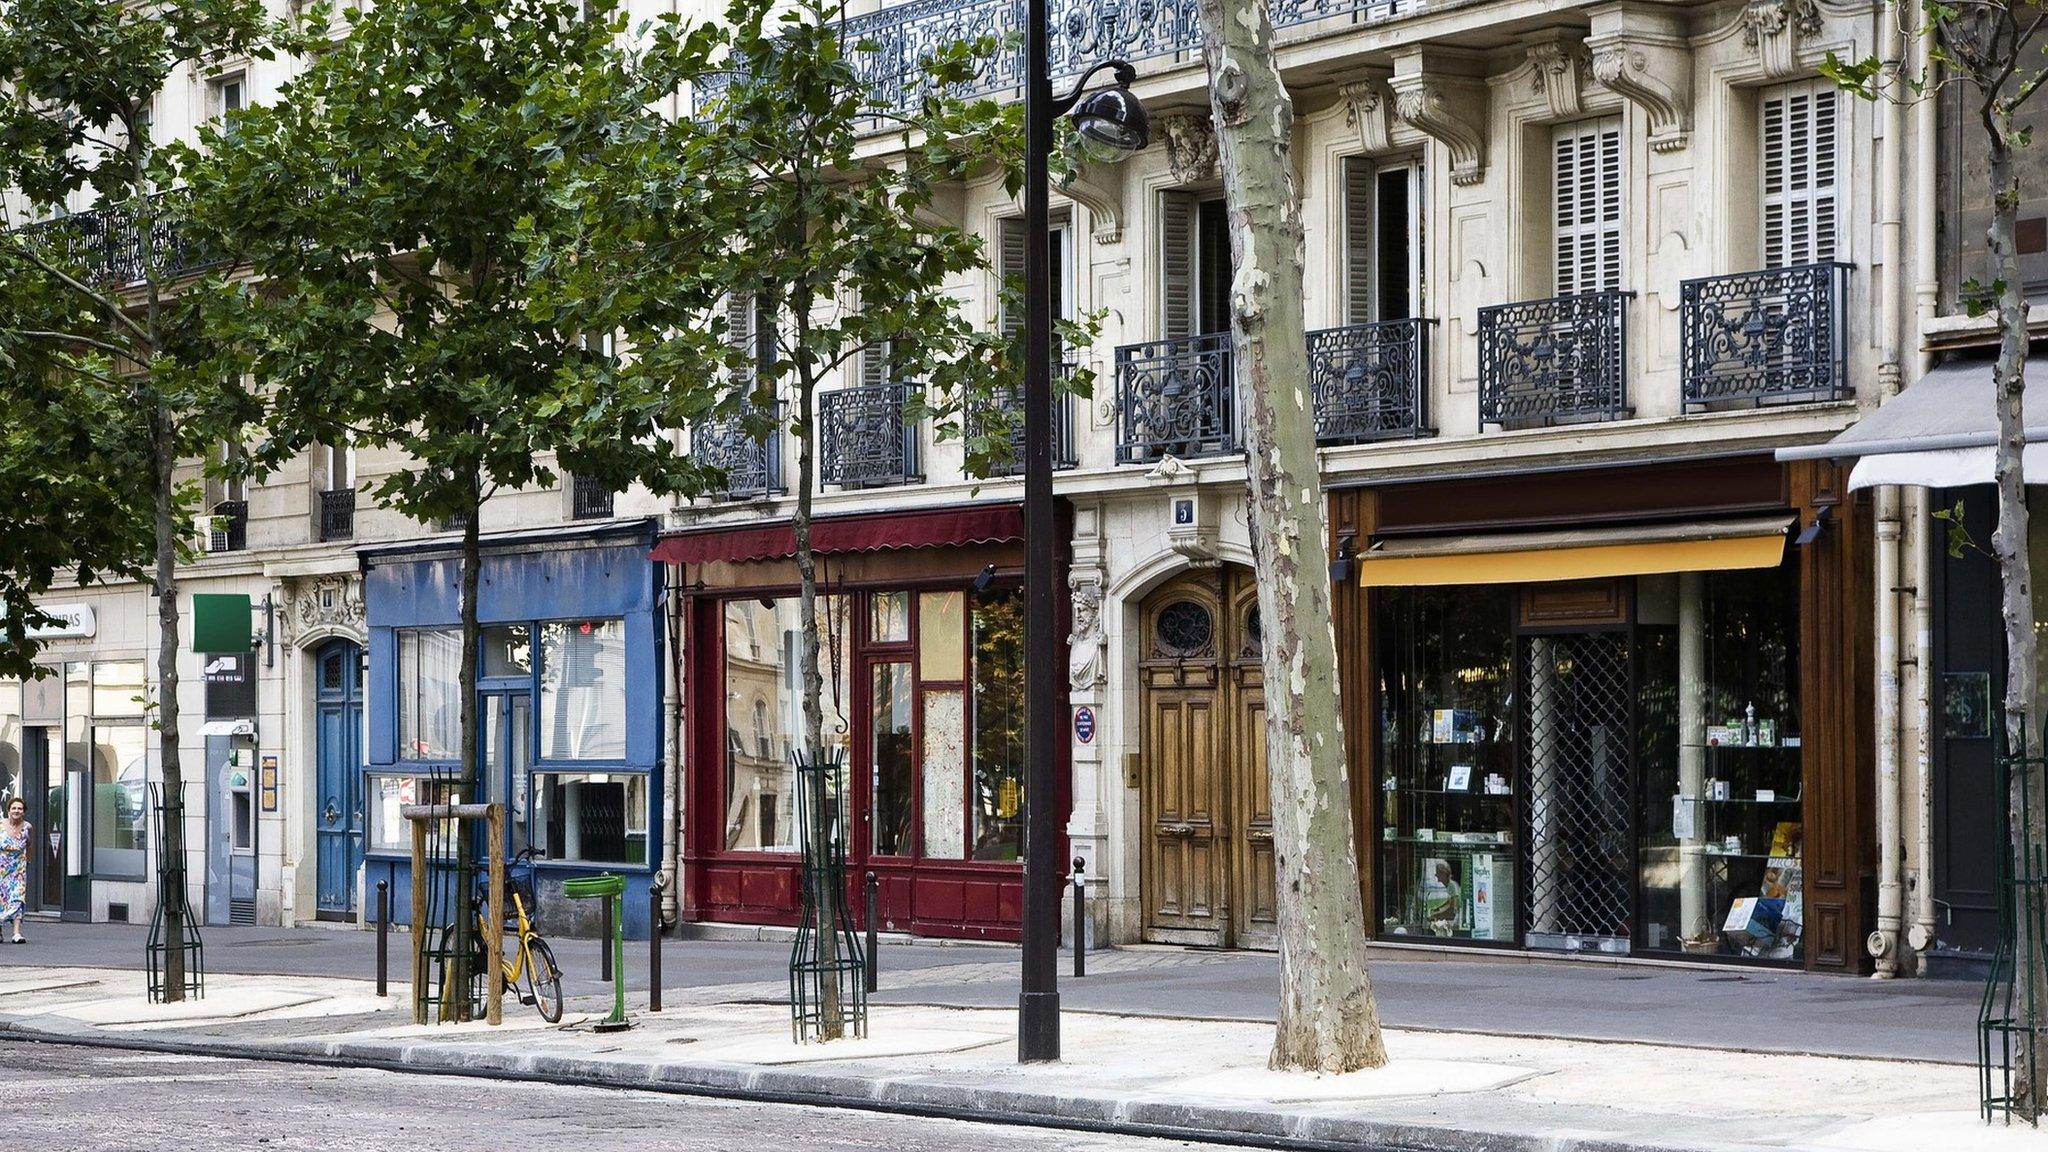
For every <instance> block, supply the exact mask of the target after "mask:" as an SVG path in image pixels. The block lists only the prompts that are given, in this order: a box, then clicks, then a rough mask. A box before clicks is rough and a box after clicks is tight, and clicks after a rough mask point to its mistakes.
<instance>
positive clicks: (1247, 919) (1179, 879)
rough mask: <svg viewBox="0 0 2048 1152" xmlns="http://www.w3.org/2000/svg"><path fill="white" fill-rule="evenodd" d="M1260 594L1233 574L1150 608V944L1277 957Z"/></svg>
mask: <svg viewBox="0 0 2048 1152" xmlns="http://www.w3.org/2000/svg"><path fill="white" fill-rule="evenodd" d="M1258 613H1259V608H1258V594H1257V586H1256V585H1255V584H1254V582H1253V579H1252V574H1251V573H1250V572H1249V571H1247V570H1246V569H1243V568H1239V567H1234V566H1227V567H1224V568H1221V569H1217V570H1214V571H1209V572H1199V573H1191V574H1189V575H1186V576H1182V577H1179V578H1177V579H1175V580H1174V581H1173V582H1172V583H1170V584H1168V585H1167V586H1166V587H1164V588H1161V589H1160V590H1159V591H1157V592H1155V593H1153V594H1152V595H1151V596H1150V597H1149V598H1147V599H1146V601H1145V604H1144V607H1143V627H1142V630H1141V632H1140V638H1141V639H1140V649H1139V660H1138V667H1139V684H1140V694H1141V709H1142V713H1141V714H1142V728H1141V731H1140V733H1139V742H1140V748H1141V760H1142V762H1143V765H1144V771H1143V775H1142V778H1141V781H1140V788H1141V805H1142V813H1143V817H1142V818H1143V821H1144V839H1145V854H1144V866H1143V878H1142V882H1143V886H1144V891H1145V935H1146V938H1147V939H1149V940H1155V941H1160V942H1163V943H1176V944H1197V945H1209V946H1213V947H1225V948H1228V947H1238V948H1271V947H1275V946H1276V944H1277V936H1276V924H1275V919H1274V875H1273V814H1272V805H1271V801H1270V793H1269V791H1268V787H1267V780H1266V733H1265V704H1266V698H1265V689H1264V680H1263V676H1262V674H1261V670H1260V664H1259V659H1260V639H1261V637H1260V631H1259V616H1258Z"/></svg>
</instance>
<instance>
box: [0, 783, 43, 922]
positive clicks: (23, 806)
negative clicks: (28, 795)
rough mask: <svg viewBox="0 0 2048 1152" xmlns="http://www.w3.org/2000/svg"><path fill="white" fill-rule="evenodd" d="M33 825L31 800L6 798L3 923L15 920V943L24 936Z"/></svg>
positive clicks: (0, 826) (0, 862) (0, 879)
mask: <svg viewBox="0 0 2048 1152" xmlns="http://www.w3.org/2000/svg"><path fill="white" fill-rule="evenodd" d="M34 830H35V829H34V826H33V825H31V824H30V823H29V822H28V804H27V803H26V802H25V801H23V800H22V798H21V797H19V796H16V797H14V798H12V799H10V800H8V801H7V818H6V819H5V820H0V925H5V924H7V922H8V921H13V923H14V938H13V940H12V943H15V944H26V943H28V941H26V940H23V939H22V938H21V913H22V907H23V906H24V905H25V904H27V902H28V844H29V836H30V834H31V833H33V832H34Z"/></svg>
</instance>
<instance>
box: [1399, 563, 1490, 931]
mask: <svg viewBox="0 0 2048 1152" xmlns="http://www.w3.org/2000/svg"><path fill="white" fill-rule="evenodd" d="M1511 607H1512V605H1511V593H1510V592H1508V591H1504V590H1502V589H1498V588H1491V587H1483V588H1399V589H1389V590H1387V591H1386V592H1384V593H1383V594H1382V596H1381V601H1380V609H1379V612H1378V614H1377V620H1378V631H1379V645H1380V653H1379V661H1378V666H1379V669H1380V685H1379V707H1380V761H1379V769H1380V776H1381V779H1380V792H1381V796H1380V805H1379V810H1380V828H1379V838H1380V863H1381V867H1380V877H1381V880H1380V884H1381V903H1380V915H1381V921H1380V932H1381V934H1382V935H1383V936H1388V937H1402V936H1422V937H1430V938H1447V939H1457V940H1478V941H1499V942H1506V943H1512V942H1513V941H1514V939H1515V884H1516V879H1517V877H1516V871H1517V859H1518V857H1517V853H1518V852H1519V848H1518V847H1517V845H1518V843H1519V838H1518V836H1517V835H1516V819H1517V815H1516V806H1515V795H1514V791H1515V783H1516V773H1515V757H1514V751H1513V743H1512V740H1513V728H1512V724H1513V717H1512V713H1511V711H1510V709H1511V707H1512V694H1513V680H1514V675H1513V650H1514V646H1513V634H1512V631H1511V628H1510V621H1511V620H1512V618H1513V614H1512V611H1511Z"/></svg>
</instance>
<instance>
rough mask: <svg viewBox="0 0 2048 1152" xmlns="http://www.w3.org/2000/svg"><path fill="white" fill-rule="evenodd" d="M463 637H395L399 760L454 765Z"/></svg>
mask: <svg viewBox="0 0 2048 1152" xmlns="http://www.w3.org/2000/svg"><path fill="white" fill-rule="evenodd" d="M461 674H462V633H461V632H460V631H458V630H456V629H453V628H410V629H402V630H400V631H399V632H398V676H397V679H398V758H399V759H401V760H454V759H455V758H456V757H457V756H459V755H460V754H461V750H462V679H461Z"/></svg>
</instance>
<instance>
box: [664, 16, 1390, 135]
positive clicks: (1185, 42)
mask: <svg viewBox="0 0 2048 1152" xmlns="http://www.w3.org/2000/svg"><path fill="white" fill-rule="evenodd" d="M1421 7H1423V4H1422V3H1421V2H1420V0H1274V3H1273V5H1272V9H1271V11H1272V19H1273V26H1274V27H1275V28H1291V27H1297V26H1301V25H1309V24H1317V23H1320V22H1322V21H1325V20H1335V19H1340V18H1341V19H1343V20H1344V21H1345V23H1347V24H1371V23H1376V22H1378V21H1381V20H1386V19H1390V18H1392V17H1394V16H1398V15H1400V14H1402V13H1403V12H1410V11H1417V10H1420V8H1421ZM1047 26H1048V29H1049V30H1050V32H1051V43H1050V45H1049V49H1050V55H1049V59H1048V62H1049V71H1050V74H1051V78H1052V79H1053V81H1054V82H1056V83H1057V82H1058V81H1061V80H1065V79H1071V78H1073V77H1076V76H1079V75H1080V74H1081V73H1082V72H1084V71H1086V70H1087V69H1088V68H1089V67H1091V66H1093V65H1094V64H1096V63H1097V62H1099V61H1102V60H1109V59H1112V58H1114V59H1120V60H1129V61H1131V62H1132V63H1139V62H1142V61H1146V60H1156V59H1160V58H1162V57H1168V58H1172V59H1175V60H1177V61H1189V62H1191V61H1193V60H1194V59H1196V58H1197V54H1198V53H1199V51H1200V49H1201V46H1202V26H1201V18H1200V15H1199V8H1198V7H1197V4H1196V0H1099V2H1090V3H1082V2H1081V0H1051V2H1050V11H1049V13H1048V19H1047ZM984 39H986V40H989V41H993V42H994V43H996V44H997V45H998V47H997V49H996V51H995V52H994V54H993V55H991V56H989V57H988V58H986V59H985V60H983V61H982V63H981V67H980V69H979V71H978V72H977V73H976V75H975V78H974V80H973V82H972V83H970V84H966V85H963V86H961V87H960V88H959V89H958V90H956V91H955V92H954V93H953V95H956V96H994V95H1005V94H1007V95H1011V96H1016V97H1020V98H1021V96H1022V94H1023V90H1024V50H1023V47H1022V44H1023V40H1024V5H1023V4H1021V3H1018V2H1017V0H912V2H911V3H908V4H896V5H892V6H890V7H887V8H883V9H882V10H880V11H878V12H870V13H866V14H863V15H860V16H853V17H849V18H847V19H846V20H845V21H843V28H842V32H841V41H842V42H843V43H844V44H846V45H847V46H848V54H849V56H851V58H852V62H853V66H854V70H855V71H856V72H857V73H858V74H859V75H860V77H861V79H862V80H863V81H865V82H866V84H867V85H868V87H869V90H870V92H871V93H872V100H873V103H874V105H875V106H876V107H877V108H878V109H879V110H881V111H882V112H884V113H895V114H904V113H907V112H909V111H910V110H911V109H913V108H914V107H916V105H917V103H918V102H919V100H921V99H922V98H923V95H924V92H925V88H926V86H927V83H928V81H927V77H926V75H925V71H924V62H925V61H926V60H928V59H930V58H931V57H932V56H933V55H934V54H936V53H938V52H940V51H942V50H944V49H946V48H948V47H950V46H952V45H955V44H963V43H971V42H975V41H980V40H984ZM857 44H866V45H871V46H872V47H873V51H857V50H854V49H853V48H852V46H853V45H857ZM731 83H732V77H730V76H729V75H728V76H724V77H718V78H712V79H710V80H709V81H708V82H706V83H703V84H700V85H699V86H698V92H699V96H700V98H708V97H712V96H716V95H717V94H718V93H720V92H722V91H723V90H724V89H725V88H727V87H728V86H730V84H731Z"/></svg>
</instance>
